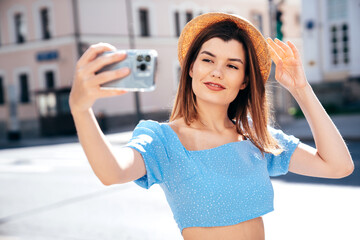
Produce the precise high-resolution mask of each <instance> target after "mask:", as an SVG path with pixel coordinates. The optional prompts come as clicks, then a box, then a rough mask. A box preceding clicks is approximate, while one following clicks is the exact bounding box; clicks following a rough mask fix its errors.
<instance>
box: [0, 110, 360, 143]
mask: <svg viewBox="0 0 360 240" xmlns="http://www.w3.org/2000/svg"><path fill="white" fill-rule="evenodd" d="M330 117H331V119H332V120H333V122H334V124H335V125H336V127H337V128H338V130H339V132H340V133H341V135H342V136H343V138H344V139H345V141H360V114H353V115H333V116H330ZM278 125H279V126H278V127H279V128H281V129H282V130H283V131H284V132H285V133H286V134H291V135H294V136H296V137H298V138H299V139H300V140H302V141H312V140H313V137H312V133H311V130H310V127H309V125H308V123H307V121H306V119H304V118H301V119H290V120H289V118H286V120H283V121H281V122H280V123H279V124H278ZM133 128H134V126H124V127H122V128H120V129H116V130H112V131H111V132H105V135H106V136H107V137H108V139H109V140H110V142H116V143H126V141H127V140H128V139H129V138H126V136H127V137H128V135H129V134H131V131H132V129H133ZM124 134H125V137H124ZM71 142H78V138H77V136H76V135H72V136H56V137H42V138H28V139H21V140H19V141H8V140H4V139H0V149H7V148H20V147H31V146H42V145H53V144H62V143H71Z"/></svg>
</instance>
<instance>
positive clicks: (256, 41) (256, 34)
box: [178, 12, 271, 83]
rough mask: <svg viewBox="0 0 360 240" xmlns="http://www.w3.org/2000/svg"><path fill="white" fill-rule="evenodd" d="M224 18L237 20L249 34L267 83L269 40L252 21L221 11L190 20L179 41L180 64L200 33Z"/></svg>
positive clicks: (269, 60) (240, 26)
mask: <svg viewBox="0 0 360 240" xmlns="http://www.w3.org/2000/svg"><path fill="white" fill-rule="evenodd" d="M224 20H231V21H233V22H235V23H236V25H237V26H238V27H239V28H240V29H242V30H244V31H245V32H246V33H247V34H248V36H249V38H250V39H251V41H252V44H253V46H254V48H255V52H256V57H257V60H258V63H259V68H260V72H261V76H262V78H263V81H264V83H265V82H266V81H267V79H268V78H269V75H270V70H271V56H270V52H269V49H268V45H267V42H266V40H265V38H264V37H263V35H262V34H261V33H260V31H259V30H258V29H257V28H256V27H255V26H254V25H253V24H252V23H250V22H249V21H248V20H246V19H245V18H242V17H240V16H237V15H234V14H227V13H220V12H213V13H206V14H202V15H200V16H197V17H195V18H194V19H192V20H191V21H190V22H188V23H187V24H186V25H185V27H184V29H183V30H182V32H181V35H180V37H179V41H178V59H179V62H180V66H182V65H183V61H184V59H185V56H186V54H187V52H188V50H189V48H190V46H191V44H192V42H193V41H194V39H195V38H196V37H197V36H198V34H199V33H200V32H201V31H202V30H203V29H205V28H206V27H208V26H210V25H212V24H214V23H218V22H221V21H224Z"/></svg>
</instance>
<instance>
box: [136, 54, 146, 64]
mask: <svg viewBox="0 0 360 240" xmlns="http://www.w3.org/2000/svg"><path fill="white" fill-rule="evenodd" d="M136 60H137V61H138V62H141V61H142V60H144V56H143V55H138V56H137V59H136Z"/></svg>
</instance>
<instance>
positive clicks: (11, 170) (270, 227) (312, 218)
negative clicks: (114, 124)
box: [0, 114, 360, 240]
mask: <svg viewBox="0 0 360 240" xmlns="http://www.w3.org/2000/svg"><path fill="white" fill-rule="evenodd" d="M331 118H332V120H333V121H334V123H335V125H336V126H337V128H338V129H339V131H340V133H341V134H342V136H343V137H344V139H345V141H348V143H349V149H352V151H353V154H354V156H353V157H354V159H357V162H355V164H356V166H357V167H356V168H355V170H356V172H354V173H353V174H352V175H351V176H349V177H347V178H344V179H340V180H339V179H320V178H313V177H306V176H301V175H295V174H292V173H288V174H287V175H286V176H282V177H276V178H272V184H273V188H274V191H275V201H274V208H275V211H273V212H270V213H268V214H266V215H264V216H263V220H264V224H265V235H266V239H268V240H288V239H291V240H303V239H309V240H315V239H316V240H318V239H326V240H338V239H346V240H358V239H360V238H359V236H360V230H359V227H358V225H359V216H360V207H359V202H360V191H359V186H360V184H359V183H360V181H359V179H360V172H359V171H358V170H357V169H360V168H359V166H360V165H359V163H360V161H359V159H360V124H359V123H360V114H359V115H347V116H344V115H343V116H331ZM280 126H281V129H282V130H283V131H284V132H285V133H287V134H292V135H294V136H296V137H299V138H300V139H301V140H303V141H307V140H312V136H311V130H310V128H309V126H308V124H307V122H306V120H305V119H297V120H292V121H283V122H282V123H281V125H280ZM132 129H133V126H128V127H124V128H122V129H118V130H116V131H115V130H114V131H112V132H108V133H106V134H105V135H106V137H107V139H108V140H109V141H110V142H111V144H113V145H117V146H119V145H123V144H124V143H126V142H127V141H128V140H129V138H130V137H131V134H132V131H131V130H132ZM73 143H75V144H73ZM2 144H3V145H2ZM48 145H52V146H48ZM0 146H1V147H2V148H9V149H4V150H2V151H0V160H1V161H0V189H1V191H0V240H48V239H54V240H58V239H59V240H67V239H69V240H73V239H78V240H80V239H86V240H92V239H94V240H95V239H102V240H110V239H124V240H130V239H132V240H154V239H156V240H169V239H171V240H180V239H182V237H181V235H180V232H179V231H178V228H177V226H176V223H175V221H174V220H173V216H172V212H171V210H170V208H169V206H168V203H167V201H166V198H165V196H164V193H163V191H162V189H161V188H160V186H159V185H154V186H153V187H151V188H150V189H149V190H146V189H142V188H140V187H139V186H137V185H136V184H135V183H134V182H129V183H125V184H117V185H112V186H104V185H102V184H101V183H100V181H99V180H98V179H97V178H96V177H95V175H94V173H93V172H92V170H91V167H90V166H89V164H88V162H87V159H86V157H85V155H84V152H83V150H82V148H81V146H80V144H78V139H77V136H62V137H56V138H55V137H54V138H38V139H22V140H21V141H19V142H15V143H5V142H0ZM30 146H36V147H30ZM1 147H0V148H1ZM19 147H25V148H22V149H17V148H19ZM11 148H13V149H11ZM59 153H61V154H59ZM1 206H3V207H1Z"/></svg>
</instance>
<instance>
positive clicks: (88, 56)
mask: <svg viewBox="0 0 360 240" xmlns="http://www.w3.org/2000/svg"><path fill="white" fill-rule="evenodd" d="M115 50H116V48H115V47H114V46H112V45H110V44H108V43H98V44H94V45H91V46H90V47H89V48H88V49H87V50H86V51H85V53H84V54H83V55H82V56H81V57H80V59H79V60H78V62H77V64H76V67H77V68H82V67H83V66H84V65H86V64H87V63H89V62H91V61H92V60H94V59H95V58H96V57H97V55H98V54H100V53H103V52H105V51H115Z"/></svg>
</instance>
